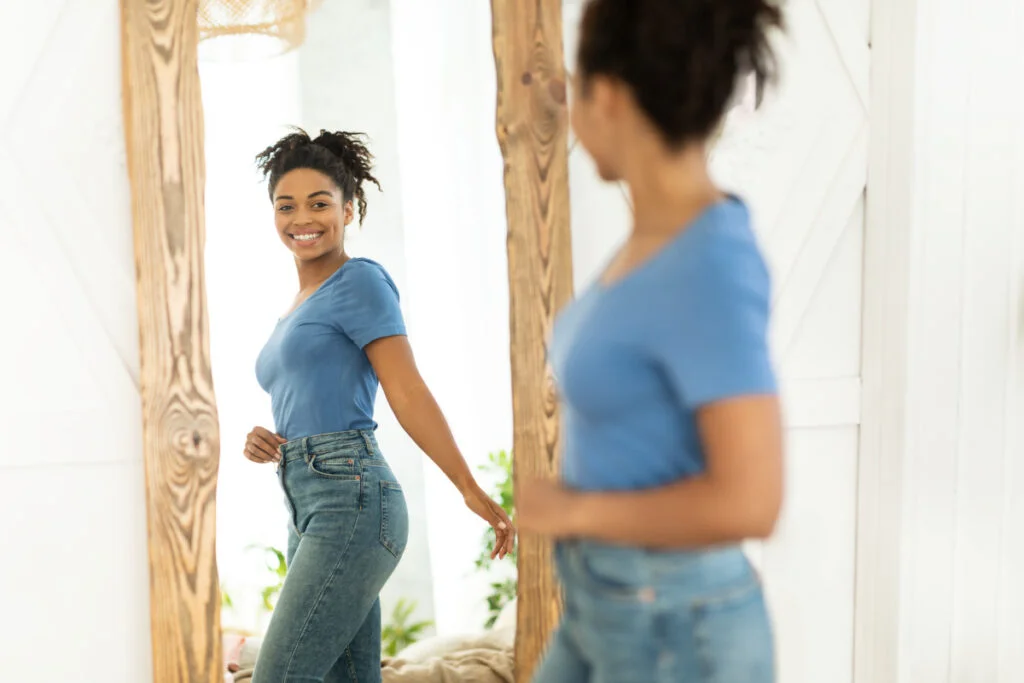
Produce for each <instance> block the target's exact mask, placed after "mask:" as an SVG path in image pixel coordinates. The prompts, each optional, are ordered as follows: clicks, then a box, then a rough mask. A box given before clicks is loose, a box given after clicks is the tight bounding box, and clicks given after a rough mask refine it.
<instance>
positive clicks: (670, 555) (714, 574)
mask: <svg viewBox="0 0 1024 683" xmlns="http://www.w3.org/2000/svg"><path fill="white" fill-rule="evenodd" d="M556 556H557V558H558V564H559V567H560V568H561V570H562V572H563V573H565V574H568V575H570V576H571V575H573V574H579V573H583V574H586V575H590V576H593V575H597V576H606V577H609V578H614V579H615V580H618V581H621V582H622V583H623V584H629V585H634V586H636V587H642V586H663V587H671V586H676V587H679V588H681V589H685V590H686V591H687V592H692V591H696V592H698V593H699V592H701V591H703V590H707V589H712V590H713V589H715V588H716V587H722V586H727V585H737V584H746V583H756V582H759V577H758V575H757V572H756V570H755V569H754V568H753V566H752V565H751V564H750V561H749V560H748V558H747V556H746V553H745V552H744V551H743V548H742V547H741V546H740V545H738V544H729V545H723V546H716V547H710V548H697V549H690V550H669V551H663V550H650V549H646V548H640V547H636V546H623V545H614V544H609V543H603V542H600V541H593V540H586V539H576V540H569V541H562V542H560V543H559V544H558V547H557V549H556Z"/></svg>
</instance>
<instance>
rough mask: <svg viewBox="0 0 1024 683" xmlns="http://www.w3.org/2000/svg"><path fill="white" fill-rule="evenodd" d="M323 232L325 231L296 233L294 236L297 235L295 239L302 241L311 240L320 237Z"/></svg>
mask: <svg viewBox="0 0 1024 683" xmlns="http://www.w3.org/2000/svg"><path fill="white" fill-rule="evenodd" d="M322 234H323V233H321V232H317V233H314V234H312V235H295V236H294V237H295V239H297V240H298V241H300V242H309V241H312V240H315V239H316V238H317V237H319V236H320V235H322Z"/></svg>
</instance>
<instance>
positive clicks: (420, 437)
mask: <svg viewBox="0 0 1024 683" xmlns="http://www.w3.org/2000/svg"><path fill="white" fill-rule="evenodd" d="M366 356H367V357H368V358H369V359H370V364H371V365H373V369H374V371H375V372H376V373H377V378H378V379H379V380H380V385H381V388H382V389H384V396H385V397H386V398H387V400H388V404H389V405H390V406H391V410H392V411H394V413H395V417H397V418H398V422H399V424H401V425H402V429H404V430H405V431H406V433H407V434H408V435H409V436H410V437H411V438H412V440H413V441H415V442H416V445H417V446H419V447H420V449H421V450H422V451H423V452H424V453H426V454H427V457H429V458H430V459H431V460H433V461H434V463H436V464H437V466H438V467H439V468H441V471H442V472H444V473H445V475H446V476H447V477H448V479H449V480H450V481H451V482H452V483H453V484H455V487H456V488H457V489H458V490H459V492H460V493H462V494H463V495H465V494H466V492H467V491H468V490H469V489H470V488H472V487H473V486H475V485H476V481H475V480H474V479H473V474H472V472H471V471H470V469H469V465H467V464H466V460H465V459H464V458H463V457H462V453H461V452H460V451H459V447H458V446H457V445H456V444H455V437H454V436H452V432H451V429H450V428H449V426H448V421H447V420H445V417H444V414H443V413H442V412H441V408H440V406H438V405H437V401H436V400H434V395H433V394H431V393H430V389H429V388H428V387H427V385H426V382H424V381H423V377H421V376H420V372H419V369H418V368H417V367H416V361H415V359H414V358H413V354H412V348H411V347H410V346H409V340H408V338H407V337H403V336H396V337H385V338H383V339H378V340H377V341H374V342H371V343H370V344H367V346H366Z"/></svg>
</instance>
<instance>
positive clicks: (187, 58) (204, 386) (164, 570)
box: [121, 0, 223, 683]
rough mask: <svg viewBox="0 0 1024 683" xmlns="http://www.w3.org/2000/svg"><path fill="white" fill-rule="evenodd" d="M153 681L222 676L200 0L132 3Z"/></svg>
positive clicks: (129, 28) (129, 87) (130, 119)
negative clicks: (205, 272)
mask: <svg viewBox="0 0 1024 683" xmlns="http://www.w3.org/2000/svg"><path fill="white" fill-rule="evenodd" d="M121 27H122V33H121V47H122V71H123V99H124V123H125V135H126V140H127V152H128V170H129V175H130V178H131V189H132V218H133V223H134V234H135V268H136V287H137V293H138V308H139V343H140V346H141V360H142V374H141V377H142V379H141V385H142V416H143V430H142V436H143V451H144V458H145V465H146V507H147V520H148V528H149V571H150V611H151V627H152V639H153V681H154V683H222V681H223V673H222V671H223V670H222V667H223V661H222V656H221V636H220V586H219V582H218V579H217V566H216V554H215V549H216V545H215V526H216V509H215V492H216V486H217V467H218V457H219V448H220V446H219V438H218V430H217V411H216V405H215V400H214V393H213V381H212V378H211V374H210V343H209V334H208V327H207V316H206V295H205V292H204V276H203V245H204V240H205V234H204V221H203V189H204V182H205V168H204V160H203V111H202V102H201V99H200V91H199V71H198V63H197V62H198V58H197V42H198V35H199V32H198V27H197V22H196V0H121Z"/></svg>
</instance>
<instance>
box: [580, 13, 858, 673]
mask: <svg viewBox="0 0 1024 683" xmlns="http://www.w3.org/2000/svg"><path fill="white" fill-rule="evenodd" d="M582 4H583V3H581V2H575V1H567V2H566V3H565V5H564V9H565V14H564V22H565V40H566V54H567V55H568V58H569V60H570V66H572V64H571V61H572V58H573V50H574V46H575V43H576V36H575V33H576V28H577V26H578V22H579V12H580V8H581V6H582ZM785 8H786V13H787V25H788V26H787V32H786V34H785V35H783V36H779V39H778V40H777V41H776V47H777V51H778V55H779V57H780V66H781V71H782V73H781V79H780V82H779V83H778V85H777V86H776V87H775V88H772V89H769V90H768V91H767V93H766V96H765V99H764V101H763V102H762V103H761V105H760V107H758V108H756V109H755V107H754V102H753V98H752V97H748V98H746V100H745V101H744V102H742V103H741V104H740V105H738V107H737V109H736V110H735V111H734V112H733V113H732V114H731V115H730V117H729V119H728V122H727V125H726V127H725V130H724V132H723V134H722V137H721V139H720V140H719V142H718V144H717V145H716V147H715V149H714V151H713V154H712V165H713V168H714V171H715V174H716V176H717V178H718V179H719V180H720V182H721V184H722V185H723V186H725V187H727V188H729V189H733V190H735V191H736V192H738V193H739V194H741V195H742V196H743V197H744V198H746V200H747V201H748V202H749V203H750V205H751V208H752V211H753V214H754V218H755V221H756V223H757V226H758V232H759V234H760V237H761V240H762V244H763V247H764V249H765V252H766V253H767V256H768V259H769V262H770V265H771V267H772V270H773V276H774V284H775V293H774V301H773V303H774V311H773V315H774V322H773V330H772V334H773V344H774V351H775V355H776V359H777V363H778V366H779V368H780V372H781V376H782V383H783V393H784V401H785V406H786V414H787V421H788V431H787V439H788V443H787V491H786V494H787V499H786V506H785V510H784V513H783V518H782V520H781V522H780V524H779V526H778V529H777V532H776V534H775V536H774V537H773V538H772V539H771V540H770V541H768V542H767V543H764V544H752V545H751V546H750V548H749V552H750V555H751V558H752V559H753V561H754V562H755V563H756V564H757V565H758V566H759V567H760V568H761V570H762V573H763V576H764V580H765V583H766V586H767V591H768V596H769V600H770V602H771V605H772V609H773V613H774V618H775V624H776V629H777V636H778V646H779V675H780V678H779V680H780V681H781V683H822V682H823V681H828V682H829V683H844V682H849V681H852V679H853V642H854V637H853V632H854V631H853V626H854V567H855V550H856V524H855V521H856V509H857V458H858V435H859V430H860V374H861V373H860V356H861V289H862V281H863V264H862V247H863V235H864V190H865V186H866V179H867V153H868V118H867V105H868V102H867V98H868V79H869V68H870V51H869V47H868V26H869V0H789V2H787V3H786V4H785ZM570 184H571V189H572V203H573V205H572V214H573V215H572V218H573V241H574V244H573V256H574V259H575V264H574V265H575V267H576V273H577V278H578V280H579V282H578V284H582V282H584V281H587V280H589V279H590V278H591V277H593V275H594V274H595V272H596V271H597V269H598V268H599V267H600V265H601V264H602V263H603V261H604V259H605V258H607V255H608V253H609V251H610V249H611V248H612V247H613V245H614V244H615V243H617V242H618V241H619V240H621V239H622V238H623V237H624V236H625V231H626V230H627V229H628V222H629V214H630V207H629V203H628V199H627V197H626V195H625V193H624V192H623V191H622V188H621V187H617V186H609V185H605V184H602V183H601V182H600V180H599V179H598V178H597V177H596V175H595V173H594V170H593V167H592V165H591V162H590V161H589V160H588V159H587V158H586V155H585V153H584V152H583V150H581V149H579V148H574V149H573V151H572V154H571V156H570Z"/></svg>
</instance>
